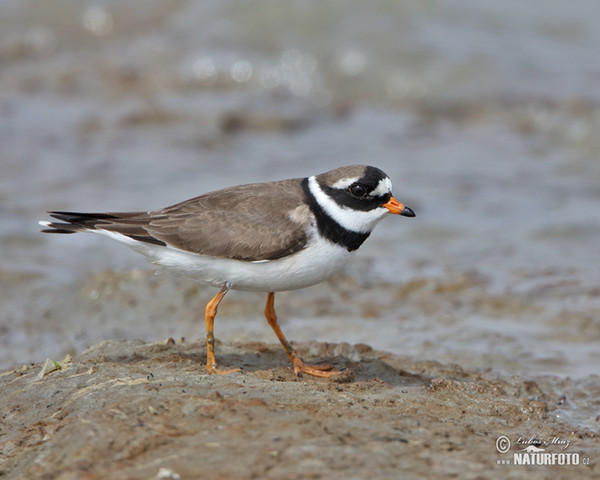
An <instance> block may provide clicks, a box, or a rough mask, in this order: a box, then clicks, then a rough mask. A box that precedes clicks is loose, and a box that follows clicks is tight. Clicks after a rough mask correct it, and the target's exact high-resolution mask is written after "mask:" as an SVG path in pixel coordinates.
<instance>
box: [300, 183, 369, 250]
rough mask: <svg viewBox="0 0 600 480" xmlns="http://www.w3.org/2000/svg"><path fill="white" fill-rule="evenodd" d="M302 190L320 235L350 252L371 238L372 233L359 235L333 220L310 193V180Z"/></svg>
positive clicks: (303, 184)
mask: <svg viewBox="0 0 600 480" xmlns="http://www.w3.org/2000/svg"><path fill="white" fill-rule="evenodd" d="M302 189H303V190H304V197H305V200H306V203H307V204H308V206H309V207H310V211H311V212H312V213H313V215H314V216H315V219H316V220H317V228H318V229H319V233H320V234H321V235H322V236H323V237H325V238H326V239H327V240H329V241H330V242H333V243H337V244H338V245H341V246H343V247H345V248H346V249H348V251H349V252H352V251H354V250H356V249H357V248H358V247H360V246H361V245H362V244H363V242H364V241H365V240H366V239H367V238H369V235H370V233H357V232H353V231H351V230H347V229H345V228H344V227H342V226H341V225H340V224H339V223H337V222H336V221H335V220H334V219H333V218H331V217H330V216H329V215H328V214H327V213H326V212H325V210H323V208H322V207H321V205H319V203H318V202H317V199H316V198H315V196H314V195H313V194H312V192H311V191H310V187H309V186H308V178H305V179H304V180H302Z"/></svg>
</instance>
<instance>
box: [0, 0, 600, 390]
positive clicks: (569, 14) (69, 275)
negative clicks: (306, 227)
mask: <svg viewBox="0 0 600 480" xmlns="http://www.w3.org/2000/svg"><path fill="white" fill-rule="evenodd" d="M131 5H137V3H135V2H134V3H132V4H129V2H111V1H99V2H95V3H94V5H93V6H91V5H90V4H81V3H79V2H70V1H55V2H52V4H46V3H43V2H42V3H40V2H34V1H24V0H8V1H5V2H3V3H2V5H1V6H0V11H1V12H0V13H1V14H0V62H1V63H2V68H0V164H1V168H2V175H1V177H0V215H1V216H2V222H0V242H1V244H2V260H1V262H2V263H1V265H0V268H1V272H0V273H1V274H2V275H1V276H2V278H1V282H2V285H3V286H4V288H3V289H2V290H3V292H2V293H1V294H0V298H1V300H2V305H3V307H2V318H1V319H0V322H1V323H0V327H1V329H2V332H3V333H2V355H1V358H0V363H1V364H2V365H5V366H8V365H11V364H14V363H22V362H28V361H34V360H35V361H38V360H41V359H43V358H44V357H45V356H52V355H58V353H60V352H63V351H64V350H68V349H69V348H75V349H80V348H82V347H83V346H85V344H86V342H94V341H97V340H98V339H101V338H102V337H103V335H123V336H136V335H137V336H141V337H144V338H148V339H153V338H156V336H158V335H159V332H160V334H161V335H162V334H165V335H168V331H169V328H170V329H173V326H169V328H165V330H164V331H163V330H156V329H154V328H153V329H151V330H150V331H147V330H145V327H144V324H143V322H142V321H140V316H142V317H143V316H144V315H145V314H151V313H152V310H151V309H152V308H156V305H155V304H154V303H152V302H146V301H145V300H147V298H146V297H145V296H149V297H152V296H154V295H158V294H157V293H156V292H155V291H153V290H152V291H151V293H148V290H145V289H144V287H140V286H136V287H135V288H136V289H137V290H136V292H137V293H138V294H139V295H140V296H141V297H140V298H138V300H131V299H130V301H136V302H139V303H141V304H142V307H139V308H142V309H141V310H139V309H138V310H135V312H134V313H135V315H133V314H132V315H125V314H123V315H124V316H123V317H122V320H121V322H124V323H127V322H131V324H130V325H129V326H128V325H126V324H124V325H122V326H121V328H120V329H117V330H111V329H107V330H103V326H102V325H103V322H104V323H107V324H110V323H111V321H112V320H113V319H114V318H115V316H116V317H117V318H118V316H119V315H122V311H121V312H120V311H118V310H117V311H111V312H110V315H112V317H111V318H108V317H102V316H101V315H100V316H96V317H94V316H93V315H91V314H90V313H89V310H88V307H89V304H87V303H85V302H87V301H88V300H89V299H88V300H81V299H82V298H86V297H85V295H84V294H82V293H81V292H80V291H78V290H77V288H78V286H80V285H81V284H82V283H85V282H94V281H96V274H97V272H99V271H104V270H109V271H110V270H118V271H125V272H126V271H128V270H130V269H132V268H146V264H145V262H144V260H143V259H141V258H138V257H137V256H136V255H135V254H132V253H131V252H129V251H128V250H127V249H125V248H123V247H121V246H118V245H114V244H112V243H111V242H109V241H107V240H106V239H104V238H94V237H93V236H85V237H84V236H69V237H58V236H56V237H50V236H42V235H40V234H39V233H38V226H37V220H39V219H43V218H45V214H44V212H45V211H46V210H49V209H73V210H83V211H85V210H88V211H89V210H107V211H110V210H130V209H133V210H137V209H151V208H158V207H161V206H165V205H167V204H171V203H175V202H177V201H180V200H183V199H185V198H188V197H191V196H195V195H197V194H199V193H202V192H205V191H209V190H213V189H216V188H220V187H224V186H228V185H233V184H237V183H245V182H254V181H262V180H271V179H280V178H287V177H295V176H305V175H310V174H313V173H316V172H321V171H325V170H328V169H330V168H333V167H336V166H338V165H342V164H350V163H368V164H374V165H377V166H379V167H381V168H382V169H384V170H385V171H386V172H387V173H388V174H389V175H390V176H391V177H392V179H393V181H394V185H395V196H396V197H397V198H398V199H399V200H400V201H402V202H404V203H406V204H408V205H410V206H411V207H412V208H413V209H414V210H415V211H416V212H417V217H416V218H415V219H405V218H394V219H388V220H386V221H385V222H383V223H382V224H381V225H380V226H379V227H378V229H377V231H376V232H375V233H374V234H373V235H372V238H371V239H369V241H368V242H367V243H366V244H365V246H364V247H363V248H361V251H360V252H359V258H357V262H355V263H354V264H353V265H350V266H349V267H348V273H349V274H350V275H355V276H357V277H359V278H358V280H357V284H356V285H354V286H353V287H352V288H353V289H354V290H352V289H351V290H352V291H354V292H355V293H354V294H348V295H350V296H349V299H345V298H343V296H341V295H342V293H343V291H344V290H343V289H342V290H341V291H342V293H340V290H339V289H336V288H337V287H336V284H335V282H333V283H331V285H330V286H329V287H327V288H328V289H329V290H325V291H329V292H331V296H333V299H331V307H328V308H330V309H331V311H329V310H327V311H325V312H323V311H319V310H318V309H317V310H315V311H314V313H315V316H311V315H310V312H312V311H313V310H312V307H310V308H308V309H307V308H306V306H307V305H311V304H314V303H315V301H316V300H315V299H317V300H318V301H319V302H320V303H319V305H322V304H323V302H327V298H321V297H320V292H321V290H320V289H318V288H317V289H314V288H313V289H308V290H306V292H303V293H298V294H293V295H300V296H299V297H298V298H300V299H301V300H302V301H303V302H305V303H304V304H303V308H298V309H297V310H296V311H294V312H290V315H289V319H288V321H287V322H288V324H287V329H288V330H287V333H288V335H289V336H290V338H294V339H296V340H305V339H313V338H314V339H318V340H328V341H347V342H365V343H369V344H371V345H374V346H375V347H377V348H380V349H386V350H389V351H392V352H395V353H402V354H406V355H410V356H413V357H416V358H423V359H425V358H429V359H436V360H439V361H450V362H458V363H460V364H461V365H463V366H465V367H472V368H492V369H497V370H498V371H500V372H509V373H519V374H542V373H543V374H556V375H570V376H574V377H576V378H580V377H584V376H586V375H588V374H590V373H598V365H599V364H600V362H599V358H598V357H599V355H600V353H599V349H598V345H599V342H600V274H599V273H598V264H599V260H600V242H598V238H599V235H600V216H599V215H598V206H599V203H600V162H599V161H598V158H599V153H600V141H599V140H598V139H600V114H599V109H598V105H599V102H600V95H599V92H600V90H599V89H598V79H599V78H600V63H599V62H598V59H597V57H598V56H597V46H598V45H599V44H600V30H599V29H598V28H597V25H596V24H597V18H598V17H599V15H600V4H598V3H597V2H594V1H591V0H588V1H586V0H579V1H574V2H569V3H568V4H564V3H563V2H558V1H551V2H547V1H546V2H528V3H527V4H523V3H522V2H517V1H508V2H501V3H495V4H481V2H473V1H461V2H453V3H452V4H451V5H450V4H448V5H445V4H443V3H431V2H417V1H414V2H410V1H409V2H402V4H398V2H393V1H380V2H375V3H370V4H369V5H368V6H367V5H365V4H364V3H363V2H344V3H339V4H338V3H327V4H322V3H319V2H305V1H291V2H285V3H281V2H273V1H258V2H252V3H239V2H233V1H219V2H170V3H168V4H167V3H164V2H159V1H147V2H144V8H143V9H140V8H131ZM365 272H366V273H365ZM140 281H147V280H144V279H142V280H140ZM175 285H177V284H175ZM166 288H169V287H166ZM357 290H358V293H356V291H357ZM82 295H83V296H82ZM203 295H205V296H209V293H208V292H206V293H203ZM293 295H292V294H289V295H287V296H284V297H283V298H284V302H285V303H284V305H288V304H289V302H294V300H293V298H294V296H293ZM336 296H337V297H336ZM63 298H67V299H77V298H78V299H80V300H79V301H80V302H83V303H82V304H81V306H80V308H77V307H72V308H71V309H68V308H67V309H66V310H62V311H64V312H65V313H64V315H72V316H73V318H64V323H65V325H71V324H73V323H74V324H81V323H82V322H84V321H85V318H94V322H90V324H87V325H85V328H84V327H81V330H82V331H81V332H80V335H79V337H78V338H79V340H78V341H74V340H73V339H69V340H68V341H66V340H65V337H64V336H63V335H62V334H60V328H61V327H60V325H61V324H60V323H59V322H58V320H57V319H59V318H60V312H61V310H60V309H59V308H58V306H57V305H60V306H61V307H64V306H65V305H63V303H64V302H63V301H62V300H57V299H63ZM105 298H106V301H107V302H116V301H117V300H116V299H115V298H114V297H110V296H109V297H105ZM158 298H164V297H158ZM203 298H204V297H203ZM242 298H244V299H246V298H252V299H253V300H252V302H256V305H257V309H256V312H257V314H256V317H257V320H256V322H252V324H251V325H250V324H249V323H248V322H246V321H245V319H244V318H241V317H240V318H238V317H236V316H235V315H232V316H230V318H229V319H228V320H223V330H222V331H223V333H222V334H220V333H219V334H218V335H220V336H222V337H224V338H237V337H243V338H249V337H259V338H264V339H269V340H274V337H272V333H271V332H269V331H268V327H265V326H264V324H263V323H257V322H262V320H260V308H259V307H260V305H259V304H260V303H261V302H262V299H260V296H259V297H246V296H242ZM73 301H75V300H73ZM233 301H234V302H235V300H233ZM244 301H245V300H244ZM344 302H346V303H347V302H349V303H350V307H348V306H340V303H344ZM357 302H359V303H357ZM75 303H76V301H75ZM67 304H68V302H67ZM146 304H148V305H151V306H147V310H144V308H143V306H144V305H146ZM253 304H254V303H253ZM123 305H127V302H125V303H124V304H123ZM90 308H91V307H90ZM94 308H97V309H99V311H100V312H102V311H103V310H102V308H104V307H94ZM357 308H358V309H360V311H361V312H363V313H364V312H366V313H364V314H363V313H361V314H360V315H358V316H356V315H355V316H353V312H354V311H356V310H357ZM336 309H337V311H338V313H336ZM307 310H308V313H307ZM339 311H341V312H344V313H339ZM86 312H87V313H86ZM369 312H370V313H369ZM373 312H374V313H373ZM168 313H169V312H165V314H168ZM170 313H173V312H172V311H171V312H170ZM88 314H89V315H90V317H86V315H88ZM107 315H108V314H107ZM136 315H137V316H136ZM149 316H151V315H149ZM82 317H83V318H82ZM48 318H51V319H54V320H53V321H52V322H50V324H51V325H53V326H52V327H51V328H50V327H49V326H48V325H46V324H45V323H44V322H46V321H48ZM123 319H124V320H123ZM225 322H228V323H225ZM365 322H366V325H367V328H365ZM160 328H163V327H162V326H161V327H160ZM181 328H182V330H185V328H187V327H181ZM190 328H191V327H190ZM52 329H55V330H54V331H55V332H56V333H57V334H56V335H52ZM57 329H58V330H57ZM200 330H201V329H200ZM218 331H220V330H218ZM186 332H188V331H187V330H186ZM186 334H187V335H190V334H191V331H190V332H188V333H186ZM173 335H176V334H173ZM33 338H34V339H35V342H34V343H35V344H34V345H32V339H33ZM88 344H89V343H88Z"/></svg>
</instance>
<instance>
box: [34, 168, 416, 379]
mask: <svg viewBox="0 0 600 480" xmlns="http://www.w3.org/2000/svg"><path fill="white" fill-rule="evenodd" d="M47 213H48V214H49V215H50V217H52V218H53V219H54V220H53V221H40V222H39V224H40V225H42V226H43V227H45V228H44V229H43V230H41V231H42V232H44V233H53V234H73V233H77V232H92V233H97V234H101V235H105V236H108V237H110V238H112V239H114V240H117V241H119V242H121V243H124V244H125V245H127V246H129V247H130V248H132V249H133V250H134V251H137V252H138V253H141V254H143V255H145V256H146V257H147V258H148V260H150V261H151V262H152V263H154V264H157V265H159V266H161V267H167V268H172V269H175V270H177V271H179V272H182V273H184V274H186V275H189V276H191V277H193V278H195V279H197V280H200V281H201V282H204V283H207V284H209V285H211V286H213V287H216V288H219V291H218V293H217V294H216V295H215V296H214V297H213V298H212V300H210V301H209V302H208V304H207V305H206V310H205V321H206V352H207V353H206V369H207V371H208V373H209V374H227V373H232V372H239V371H241V369H239V368H233V369H228V370H222V369H219V368H218V367H217V362H216V360H215V339H214V320H215V317H216V315H217V308H218V306H219V304H220V303H221V301H222V300H223V297H224V296H225V295H226V294H227V292H228V291H229V290H246V291H255V292H263V293H266V294H267V301H266V304H265V309H264V314H265V317H266V319H267V322H268V323H269V325H270V326H271V328H272V329H273V331H274V332H275V334H276V336H277V338H278V339H279V341H280V343H281V345H282V346H283V348H284V350H285V352H286V353H287V355H288V357H289V359H290V361H291V364H292V368H293V370H294V373H295V374H296V375H298V376H302V374H308V375H312V376H316V377H330V376H333V375H337V374H340V373H342V372H343V370H335V369H334V368H333V366H331V365H312V364H308V363H305V362H304V361H303V360H302V359H301V357H300V356H299V355H298V354H297V353H296V351H295V349H294V348H293V347H292V345H291V344H290V343H289V342H288V340H287V339H286V337H285V336H284V334H283V332H282V331H281V328H280V327H279V323H278V319H277V314H276V312H275V304H274V302H275V293H276V292H280V291H286V290H295V289H300V288H304V287H308V286H310V285H314V284H317V283H319V282H321V281H323V280H326V279H327V278H329V277H330V276H331V275H332V274H334V273H335V272H337V271H339V270H340V269H341V268H342V267H343V266H344V265H345V264H346V263H347V262H348V260H349V259H350V258H351V257H352V256H353V255H354V253H355V252H356V251H357V250H358V248H359V247H360V246H361V245H362V244H363V242H364V241H365V240H366V239H367V238H368V237H369V235H370V234H371V232H372V231H373V229H374V228H375V226H376V225H377V224H378V223H379V222H380V221H381V220H382V219H383V218H385V217H386V216H389V215H390V214H394V215H401V216H405V217H414V216H415V213H414V211H413V210H412V209H411V208H410V207H407V206H405V205H404V204H402V203H400V202H399V201H398V200H396V199H395V198H394V197H393V195H392V181H391V179H390V177H389V176H388V175H387V174H385V173H384V172H383V171H382V170H380V169H379V168H377V167H373V166H367V165H349V166H342V167H339V168H335V169H333V170H330V171H327V172H324V173H321V174H318V175H312V176H308V177H304V178H293V179H287V180H279V181H270V182H263V183H252V184H245V185H237V186H233V187H228V188H224V189H221V190H216V191H212V192H209V193H206V194H203V195H200V196H197V197H194V198H191V199H189V200H185V201H183V202H180V203H177V204H175V205H172V206H169V207H166V208H162V209H159V210H151V211H137V212H107V213H81V212H69V211H48V212H47ZM56 220H58V221H56Z"/></svg>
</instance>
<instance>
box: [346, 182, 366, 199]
mask: <svg viewBox="0 0 600 480" xmlns="http://www.w3.org/2000/svg"><path fill="white" fill-rule="evenodd" d="M348 191H349V192H350V193H351V194H352V195H354V196H355V197H364V196H365V195H366V194H367V189H366V188H365V187H364V185H361V184H360V183H354V184H352V185H350V188H348Z"/></svg>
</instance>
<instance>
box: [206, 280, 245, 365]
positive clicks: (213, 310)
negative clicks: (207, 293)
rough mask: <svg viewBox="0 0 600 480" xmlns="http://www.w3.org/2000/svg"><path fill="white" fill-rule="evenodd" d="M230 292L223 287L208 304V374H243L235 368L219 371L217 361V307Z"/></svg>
mask: <svg viewBox="0 0 600 480" xmlns="http://www.w3.org/2000/svg"><path fill="white" fill-rule="evenodd" d="M228 291H229V288H228V287H227V286H226V285H223V287H222V288H221V290H219V293H217V294H216V295H215V296H214V298H213V299H212V300H211V301H210V302H208V303H207V304H206V369H207V370H208V373H210V374H213V373H216V374H219V375H220V374H224V373H233V372H241V370H240V369H239V368H234V369H232V370H219V369H218V368H217V362H216V361H215V334H214V330H213V329H214V325H215V316H216V315H217V307H218V306H219V303H221V300H223V297H224V296H225V294H226V293H227V292H228Z"/></svg>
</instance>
